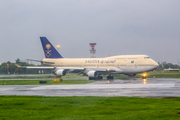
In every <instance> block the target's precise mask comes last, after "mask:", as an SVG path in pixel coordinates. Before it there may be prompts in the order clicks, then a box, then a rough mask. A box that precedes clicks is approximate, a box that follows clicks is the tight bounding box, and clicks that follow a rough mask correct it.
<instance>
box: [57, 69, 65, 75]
mask: <svg viewBox="0 0 180 120" xmlns="http://www.w3.org/2000/svg"><path fill="white" fill-rule="evenodd" d="M55 74H56V75H60V76H64V75H66V71H65V70H64V69H59V70H57V71H56V72H55Z"/></svg>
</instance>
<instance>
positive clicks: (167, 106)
mask: <svg viewBox="0 0 180 120" xmlns="http://www.w3.org/2000/svg"><path fill="white" fill-rule="evenodd" d="M179 118H180V98H171V99H168V98H162V99H160V98H135V97H37V96H0V119H1V120H12V119H13V120H24V119H25V120H32V119H33V120H46V119H48V120H92V119H93V120H152V119H153V120H179Z"/></svg>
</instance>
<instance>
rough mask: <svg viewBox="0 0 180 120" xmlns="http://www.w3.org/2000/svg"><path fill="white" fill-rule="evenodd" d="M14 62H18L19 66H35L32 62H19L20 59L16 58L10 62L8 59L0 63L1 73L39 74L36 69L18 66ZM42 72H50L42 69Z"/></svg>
mask: <svg viewBox="0 0 180 120" xmlns="http://www.w3.org/2000/svg"><path fill="white" fill-rule="evenodd" d="M15 64H18V65H20V66H35V65H34V64H29V63H27V62H21V61H20V59H19V58H18V59H17V60H16V62H15V63H11V62H10V61H8V62H4V63H2V64H1V65H0V73H1V74H39V70H37V69H26V68H18V67H17V66H16V65H15ZM41 73H42V70H41ZM43 73H48V74H49V73H51V71H50V70H43Z"/></svg>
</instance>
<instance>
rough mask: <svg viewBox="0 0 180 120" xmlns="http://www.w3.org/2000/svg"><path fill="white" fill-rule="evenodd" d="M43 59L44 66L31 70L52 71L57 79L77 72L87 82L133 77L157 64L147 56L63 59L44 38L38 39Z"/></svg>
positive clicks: (153, 67) (150, 69) (152, 68)
mask: <svg viewBox="0 0 180 120" xmlns="http://www.w3.org/2000/svg"><path fill="white" fill-rule="evenodd" d="M40 39H41V43H42V47H43V50H44V54H45V57H46V58H44V59H43V60H42V61H40V62H41V63H43V65H45V66H40V67H33V66H26V67H25V66H24V67H23V68H31V69H54V74H55V75H57V76H58V77H61V76H64V75H66V73H69V72H74V71H76V72H77V71H79V74H84V75H87V76H89V80H95V79H103V77H102V75H108V76H107V79H113V74H126V75H129V76H135V75H136V74H137V73H145V72H148V71H152V70H154V69H155V68H156V67H157V66H158V64H157V63H156V62H155V61H154V60H152V59H151V58H150V57H149V56H147V55H118V56H111V57H105V58H63V57H62V55H61V54H60V53H59V52H58V51H57V50H56V49H55V48H54V46H53V45H52V44H51V43H50V42H49V41H48V39H47V38H46V37H40Z"/></svg>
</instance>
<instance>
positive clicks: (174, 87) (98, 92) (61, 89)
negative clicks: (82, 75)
mask: <svg viewBox="0 0 180 120" xmlns="http://www.w3.org/2000/svg"><path fill="white" fill-rule="evenodd" d="M0 95H27V96H31V95H37V96H109V97H110V96H130V97H132V96H137V97H180V79H147V80H146V81H143V80H142V79H134V80H133V79H132V80H113V81H107V80H102V81H95V82H94V83H89V84H81V85H5V86H0Z"/></svg>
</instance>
